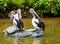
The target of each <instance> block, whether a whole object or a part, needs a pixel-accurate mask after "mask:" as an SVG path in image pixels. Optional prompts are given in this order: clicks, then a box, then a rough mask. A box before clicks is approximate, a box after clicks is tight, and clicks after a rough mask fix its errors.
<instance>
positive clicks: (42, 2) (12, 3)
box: [0, 0, 60, 17]
mask: <svg viewBox="0 0 60 44" xmlns="http://www.w3.org/2000/svg"><path fill="white" fill-rule="evenodd" d="M18 8H20V9H22V13H23V14H24V16H27V17H30V15H29V13H28V11H29V9H30V8H34V9H35V10H36V11H37V12H38V13H39V15H41V16H44V15H45V14H47V15H48V16H49V15H51V16H59V15H58V14H60V0H0V11H2V12H4V15H2V14H3V13H2V14H1V15H0V17H4V16H5V17H6V16H7V15H8V13H9V12H10V11H12V10H16V9H18ZM8 10H9V11H8ZM0 13H1V12H0ZM47 15H45V16H47Z"/></svg>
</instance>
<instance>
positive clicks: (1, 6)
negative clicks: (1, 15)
mask: <svg viewBox="0 0 60 44" xmlns="http://www.w3.org/2000/svg"><path fill="white" fill-rule="evenodd" d="M6 7H7V3H6V2H5V1H4V0H0V11H3V10H6Z"/></svg>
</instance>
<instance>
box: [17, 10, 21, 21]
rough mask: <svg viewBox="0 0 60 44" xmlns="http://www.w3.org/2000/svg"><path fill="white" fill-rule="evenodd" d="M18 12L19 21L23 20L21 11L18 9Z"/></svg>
mask: <svg viewBox="0 0 60 44" xmlns="http://www.w3.org/2000/svg"><path fill="white" fill-rule="evenodd" d="M16 12H17V14H18V17H19V19H20V20H21V18H22V15H21V9H17V11H16Z"/></svg>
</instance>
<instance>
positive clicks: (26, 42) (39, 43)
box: [5, 37, 45, 44]
mask: <svg viewBox="0 0 60 44" xmlns="http://www.w3.org/2000/svg"><path fill="white" fill-rule="evenodd" d="M5 39H7V40H8V42H9V44H45V38H44V37H39V38H33V37H25V38H22V37H5ZM8 42H6V44H8Z"/></svg>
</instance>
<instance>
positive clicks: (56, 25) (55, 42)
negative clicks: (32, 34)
mask: <svg viewBox="0 0 60 44" xmlns="http://www.w3.org/2000/svg"><path fill="white" fill-rule="evenodd" d="M41 20H42V21H43V22H44V23H45V25H46V28H45V31H44V32H45V36H44V38H43V37H41V38H37V40H40V39H42V41H41V40H40V41H41V42H42V44H60V18H41ZM23 22H24V28H25V29H28V28H33V26H32V24H31V19H23ZM9 26H11V24H10V22H9V19H0V44H13V40H15V39H14V37H12V38H10V37H4V35H3V33H2V32H3V30H4V29H6V28H7V27H9ZM34 39H36V38H19V39H18V40H16V41H18V44H33V41H34ZM19 42H20V43H19Z"/></svg>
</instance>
